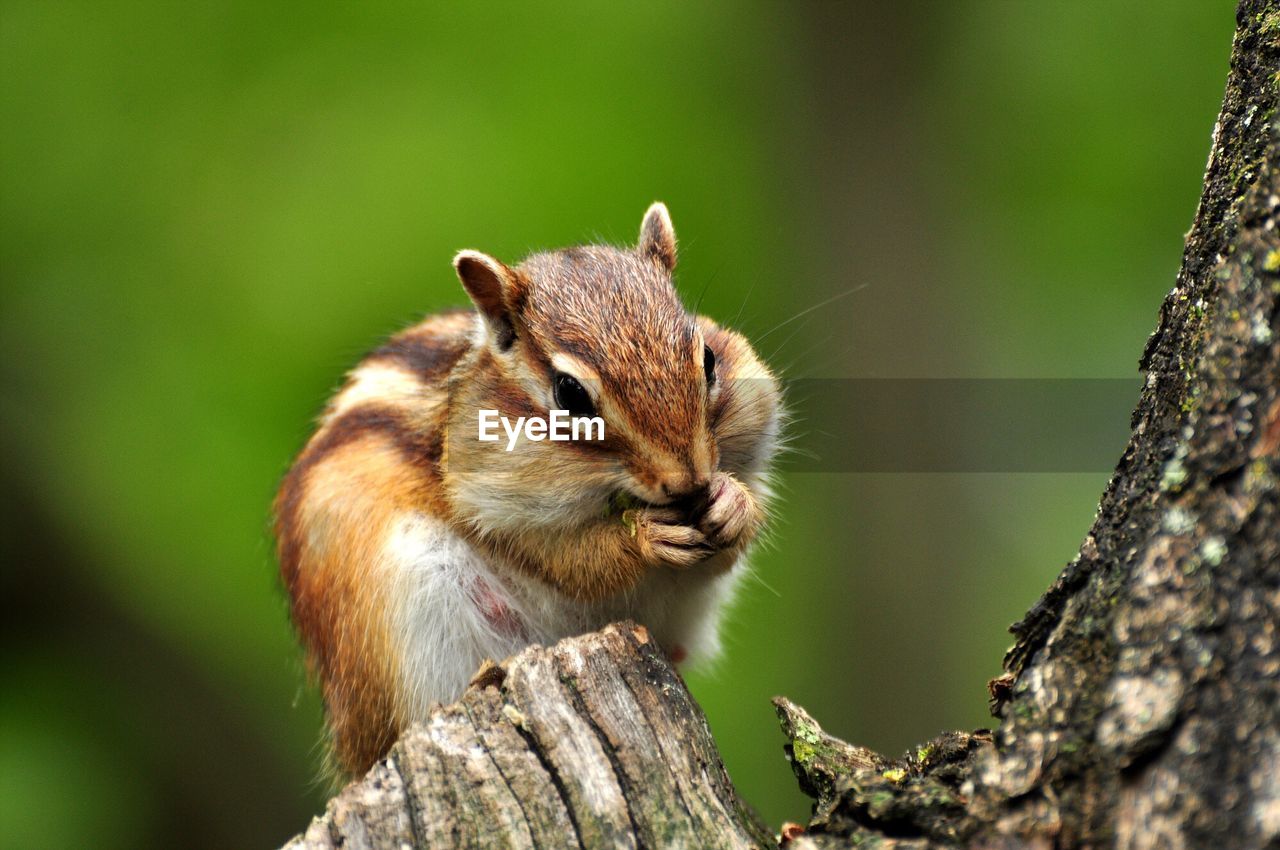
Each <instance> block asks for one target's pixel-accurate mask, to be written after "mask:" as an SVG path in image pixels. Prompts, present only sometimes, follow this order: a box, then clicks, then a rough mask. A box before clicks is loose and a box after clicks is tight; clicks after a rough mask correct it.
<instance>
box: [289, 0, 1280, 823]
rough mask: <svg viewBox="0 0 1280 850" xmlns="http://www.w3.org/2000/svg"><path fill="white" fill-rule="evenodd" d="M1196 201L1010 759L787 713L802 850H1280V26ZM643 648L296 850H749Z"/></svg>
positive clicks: (1012, 695) (517, 715) (440, 758)
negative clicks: (894, 747) (890, 743)
mask: <svg viewBox="0 0 1280 850" xmlns="http://www.w3.org/2000/svg"><path fill="white" fill-rule="evenodd" d="M1236 20H1237V30H1236V36H1235V41H1234V45H1233V50H1232V58H1231V71H1230V75H1229V78H1228V81H1227V91H1226V95H1225V98H1224V100H1223V106H1222V111H1221V113H1220V115H1219V118H1218V121H1217V125H1216V126H1215V128H1214V133H1213V145H1212V151H1211V154H1210V158H1209V165H1208V168H1207V171H1206V174H1205V179H1204V189H1203V193H1202V195H1201V199H1200V204H1199V207H1198V209H1197V211H1196V215H1195V220H1194V223H1193V225H1192V229H1191V231H1190V233H1189V234H1188V235H1187V240H1186V246H1185V249H1184V252H1183V261H1182V268H1181V271H1180V272H1179V274H1178V279H1177V284H1176V286H1175V287H1174V289H1173V290H1172V291H1171V292H1170V293H1169V295H1168V297H1167V298H1166V299H1165V301H1164V304H1163V305H1162V307H1161V310H1160V320H1159V326H1158V327H1157V329H1156V331H1155V333H1154V334H1153V335H1152V336H1151V339H1150V340H1149V341H1148V343H1147V347H1146V350H1145V351H1144V353H1143V355H1142V359H1141V363H1140V366H1141V368H1142V369H1143V371H1144V372H1145V373H1146V384H1145V386H1144V389H1143V391H1142V394H1141V397H1140V398H1139V400H1138V404H1137V407H1136V409H1135V410H1134V413H1133V417H1132V424H1133V433H1132V436H1131V438H1130V441H1129V445H1128V447H1127V448H1126V450H1125V452H1124V455H1123V456H1122V457H1121V459H1120V462H1119V465H1118V466H1117V468H1116V471H1115V473H1114V474H1113V476H1112V478H1111V481H1110V483H1109V484H1108V486H1107V489H1106V492H1105V493H1104V494H1103V496H1102V499H1101V502H1100V505H1099V511H1098V516H1097V518H1096V519H1095V521H1094V524H1093V527H1092V529H1091V530H1090V531H1089V533H1088V536H1087V537H1086V538H1085V541H1084V545H1083V546H1082V547H1081V549H1080V553H1079V555H1078V556H1077V557H1076V558H1075V560H1073V561H1072V562H1071V563H1070V564H1069V565H1068V566H1067V567H1066V569H1065V570H1064V571H1063V572H1062V574H1061V575H1060V576H1059V577H1058V579H1057V580H1056V581H1055V582H1054V584H1053V585H1052V586H1051V587H1050V588H1049V590H1048V591H1047V592H1046V593H1045V595H1044V597H1043V598H1042V599H1040V601H1039V602H1037V603H1036V605H1035V606H1034V607H1033V608H1032V609H1031V611H1030V612H1028V614H1027V615H1026V616H1025V617H1024V618H1023V619H1022V620H1021V621H1020V622H1019V623H1017V624H1015V625H1014V627H1013V633H1014V635H1015V638H1016V642H1015V644H1014V646H1013V647H1012V648H1011V649H1010V650H1009V653H1008V654H1007V656H1006V657H1005V674H1004V675H1003V676H1001V677H1000V678H998V679H996V680H993V681H992V682H991V685H990V687H991V697H992V700H991V704H992V712H993V714H995V715H996V716H997V717H999V718H1001V721H1002V722H1001V724H1000V728H999V730H998V731H996V732H995V733H990V732H987V731H984V730H978V731H976V732H973V733H963V732H957V733H952V734H950V735H944V736H941V737H940V738H936V739H934V740H933V741H930V742H929V743H927V744H925V745H923V746H921V747H918V748H916V749H914V750H913V751H911V752H909V753H908V754H906V755H905V756H904V757H903V758H901V759H897V760H893V759H887V758H884V757H883V756H880V755H878V754H876V753H873V752H871V751H869V750H866V749H865V748H861V747H856V746H853V745H850V744H847V743H845V742H843V741H839V740H837V739H835V738H832V737H830V736H828V735H826V734H825V733H824V732H822V730H821V728H820V727H819V726H818V724H817V723H816V722H815V721H814V720H813V718H811V717H809V716H808V715H807V714H806V713H805V712H804V711H803V709H800V708H799V707H798V706H795V705H793V704H792V703H790V702H788V701H787V700H785V699H779V700H777V701H776V705H777V709H778V712H779V717H780V719H781V720H782V727H783V732H784V737H785V738H786V741H787V743H786V751H787V754H788V756H789V757H790V758H791V761H792V767H793V769H794V770H795V772H796V775H797V777H798V778H799V780H800V783H801V787H802V788H803V789H804V790H805V792H806V793H808V794H810V795H811V796H813V797H814V798H815V804H814V813H813V817H812V819H811V821H810V823H809V825H808V827H807V828H806V830H805V831H804V833H803V834H799V835H792V831H790V830H789V831H788V834H787V835H785V836H783V840H784V842H786V843H787V845H788V846H790V847H796V848H816V847H823V848H825V847H850V846H864V845H866V844H874V845H876V846H885V847H888V846H893V847H902V848H907V847H911V848H925V847H962V846H964V847H984V848H997V847H1001V848H1003V847H1010V848H1012V847H1044V848H1050V847H1104V846H1107V847H1109V846H1115V847H1120V848H1157V847H1171V848H1180V847H1206V848H1209V847H1214V848H1216V847H1239V848H1253V847H1257V848H1262V847H1276V846H1280V236H1278V235H1277V219H1278V218H1280V127H1278V126H1277V115H1276V106H1277V99H1278V97H1277V93H1278V87H1280V0H1243V2H1241V3H1240V5H1239V8H1238V9H1237V13H1236ZM774 840H775V839H774V837H773V836H771V835H770V834H769V833H768V831H767V830H766V829H765V828H764V827H763V826H762V825H761V824H760V823H759V822H758V821H757V819H756V818H755V816H754V815H753V814H752V813H751V811H750V809H749V808H748V807H747V806H745V805H744V804H743V803H742V801H741V800H739V799H738V797H737V795H736V794H735V792H734V789H733V785H732V783H731V782H730V780H729V777H728V775H727V774H726V772H725V770H724V767H723V765H722V764H721V761H720V758H719V756H718V754H717V753H716V750H715V747H714V744H713V743H712V740H711V737H710V734H709V732H708V729H707V725H706V721H705V719H704V718H703V716H702V714H701V712H700V710H699V709H698V707H697V705H696V703H694V701H693V699H692V698H691V697H690V695H689V693H688V691H687V690H686V689H685V687H684V684H683V682H682V681H681V680H680V677H679V675H678V674H677V673H676V672H675V671H674V670H673V668H672V667H671V666H670V664H669V663H668V662H667V660H666V657H665V656H664V655H663V654H662V652H661V651H660V650H658V649H657V647H655V646H654V644H653V642H652V641H650V640H649V638H648V635H647V633H646V632H645V631H644V629H643V628H642V627H639V626H635V625H633V624H619V625H615V626H610V627H609V628H607V629H605V630H603V631H601V632H597V633H593V634H589V635H585V636H583V637H580V638H574V639H571V640H567V641H563V642H561V643H560V644H558V645H556V646H555V647H552V648H549V649H544V648H541V647H532V648H530V649H528V650H525V651H524V652H522V653H521V654H519V655H518V656H516V657H515V658H513V659H510V660H509V661H507V662H504V664H503V665H501V666H500V667H494V668H491V669H489V670H488V671H487V672H486V673H484V674H483V675H482V676H480V677H478V679H477V681H476V682H475V683H474V685H473V687H472V688H471V689H470V690H468V692H467V693H466V694H465V695H464V696H463V698H462V699H461V700H460V701H459V702H458V703H455V704H454V705H451V706H447V707H441V708H438V709H437V710H436V711H434V712H433V713H432V715H431V719H430V720H429V721H428V723H427V724H426V725H424V726H416V727H414V728H413V729H411V730H410V731H409V732H408V733H407V734H406V735H405V736H404V738H403V739H402V740H401V741H400V742H399V743H398V744H397V745H396V746H395V748H394V749H393V750H392V752H391V754H390V755H389V757H388V758H387V759H386V760H385V761H383V762H382V763H380V764H379V765H378V766H376V767H375V768H374V769H373V770H372V771H371V772H370V773H369V775H368V776H366V777H365V778H364V779H363V780H361V781H359V782H355V783H352V784H351V785H350V786H348V787H347V788H346V789H345V790H344V791H343V792H341V794H339V795H338V796H337V797H335V798H334V799H333V800H331V801H330V803H329V806H328V810H327V811H326V813H325V814H324V815H323V816H322V817H320V818H317V819H316V820H315V821H313V822H312V824H311V826H310V828H309V829H308V830H307V832H306V833H305V834H304V835H302V836H299V837H298V838H296V839H294V841H293V842H291V843H290V845H289V846H290V847H294V848H301V847H307V848H328V847H338V846H344V847H347V846H355V847H396V848H400V847H404V846H417V847H427V846H431V847H437V846H491V845H492V846H509V847H534V846H542V847H562V846H582V847H669V846H686V847H722V846H723V847H755V846H764V845H771V844H773V843H774Z"/></svg>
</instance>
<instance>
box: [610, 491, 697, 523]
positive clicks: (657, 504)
mask: <svg viewBox="0 0 1280 850" xmlns="http://www.w3.org/2000/svg"><path fill="white" fill-rule="evenodd" d="M711 497H712V493H711V491H710V488H707V489H703V490H699V491H698V492H696V493H688V494H684V495H681V496H677V497H668V498H666V499H664V500H662V501H653V500H650V499H646V498H643V497H642V496H639V495H637V494H636V493H635V492H634V491H631V490H616V491H615V492H614V493H613V495H612V496H610V497H609V501H608V503H607V507H606V510H605V513H606V514H609V515H620V514H622V513H623V512H625V511H628V510H633V509H637V508H666V509H669V510H674V511H676V512H677V513H679V514H682V515H683V516H685V517H688V518H689V519H690V521H694V520H697V519H698V518H699V517H701V516H702V515H703V514H704V513H706V510H707V508H708V507H709V506H710V504H711V501H712V498H711Z"/></svg>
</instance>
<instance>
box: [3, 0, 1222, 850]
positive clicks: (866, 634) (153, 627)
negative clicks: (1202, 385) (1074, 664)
mask: <svg viewBox="0 0 1280 850" xmlns="http://www.w3.org/2000/svg"><path fill="white" fill-rule="evenodd" d="M0 9H2V12H0V98H2V100H0V121H2V126H3V128H4V129H3V132H2V133H0V152H2V153H0V168H2V169H3V170H2V173H0V188H2V190H3V198H2V202H0V264H2V265H0V274H2V283H3V294H2V296H0V329H2V334H0V346H2V349H0V352H2V355H3V356H2V359H0V363H2V366H0V370H2V371H0V376H2V377H0V391H2V392H3V410H4V413H3V433H2V435H0V439H2V444H3V447H4V451H3V457H4V464H3V476H4V481H3V484H4V486H3V494H4V495H3V498H4V502H5V510H4V521H5V525H6V527H5V530H4V534H3V547H4V572H3V585H2V588H0V589H2V591H3V599H4V602H3V605H4V616H3V625H2V626H0V628H2V629H3V643H2V644H0V652H2V657H0V663H2V664H3V670H4V674H3V686H2V687H3V691H2V694H3V696H2V697H0V730H3V732H2V734H0V754H2V755H0V835H4V836H5V842H6V843H7V844H10V845H11V846H15V847H25V846H46V847H71V846H90V845H91V846H95V847H101V848H112V847H139V846H187V847H199V846H208V847H232V846H236V847H240V846H243V847H255V846H256V847H268V846H272V845H275V844H278V843H280V842H282V841H283V840H285V839H286V838H288V837H289V836H290V835H291V834H292V833H294V832H296V831H298V830H300V829H301V828H302V827H303V826H304V825H305V823H306V821H307V819H308V818H309V817H310V816H311V815H312V814H313V813H315V812H317V811H319V809H320V808H321V806H322V803H323V800H324V798H325V795H326V789H325V787H324V785H323V783H322V782H320V781H318V779H317V777H318V775H319V771H318V766H319V764H320V755H319V749H318V746H317V742H318V740H319V724H320V716H319V707H318V701H317V699H316V697H315V695H314V693H313V692H312V690H311V689H310V688H308V687H307V686H306V684H305V682H304V677H303V674H302V667H301V662H300V654H299V652H298V650H297V647H296V645H295V641H294V638H293V635H292V633H291V631H290V627H289V624H288V621H287V616H286V609H285V603H284V598H283V595H282V592H281V590H280V588H279V586H278V583H277V579H276V577H275V566H274V563H273V557H272V545H271V542H270V538H269V535H268V533H267V523H268V519H267V515H268V506H269V502H270V499H271V497H272V493H273V490H274V488H275V486H276V483H277V481H278V479H279V477H280V476H281V475H282V473H283V472H284V470H285V468H286V465H287V463H288V462H289V460H290V457H291V455H292V454H293V453H294V452H295V451H296V450H297V449H298V448H299V446H300V445H301V443H302V441H303V439H304V438H305V436H306V433H307V430H308V427H309V420H310V418H311V417H312V416H313V415H314V414H315V413H316V412H317V411H318V409H319V407H320V405H321V404H322V402H323V401H324V399H325V397H326V395H327V393H328V392H329V390H330V389H331V388H332V387H333V386H334V385H335V383H336V382H337V381H338V380H339V377H340V375H341V373H342V371H343V370H344V369H345V368H346V367H348V366H349V365H351V364H352V363H353V362H354V361H355V360H356V359H357V358H358V357H359V355H360V354H361V352H362V351H364V350H366V349H368V348H369V347H371V346H372V345H374V344H375V343H376V342H377V340H378V339H379V338H380V337H382V336H383V335H384V334H386V333H388V332H390V331H392V330H394V329H396V328H398V327H400V326H402V325H403V324H405V323H408V322H410V321H412V320H414V318H415V317H417V316H419V315H421V314H422V313H424V312H427V311H431V310H435V309H438V308H441V307H444V306H447V305H452V304H459V303H462V297H461V290H460V288H459V286H458V284H457V283H456V281H455V279H454V277H453V274H452V270H451V269H450V267H449V261H450V258H451V256H452V253H453V252H454V251H455V250H456V249H458V248H462V247H477V248H482V249H485V250H488V251H490V252H492V253H495V254H496V255H498V256H500V257H503V258H506V259H510V260H515V259H518V258H519V256H520V255H521V254H523V253H524V252H526V251H528V250H530V249H532V248H538V247H551V246H558V245H563V244H566V243H573V242H578V241H582V240H586V239H606V240H614V241H630V240H631V239H632V238H633V236H634V233H635V231H636V229H637V228H638V225H639V221H640V216H641V213H642V212H643V210H644V208H645V206H646V205H647V204H648V203H649V202H650V201H652V200H654V199H655V198H660V199H662V200H665V201H666V202H667V203H668V205H669V206H670V208H671V210H672V213H673V216H674V220H675V224H676V229H677V232H678V233H679V234H680V236H681V251H682V253H681V262H680V270H679V277H680V283H681V286H682V288H683V290H684V291H685V292H686V294H687V295H688V297H689V300H691V301H692V300H693V299H695V298H696V297H697V295H698V293H699V292H701V291H702V290H703V288H704V287H705V288H706V294H705V296H704V297H703V300H702V307H703V310H704V311H705V312H708V313H710V314H711V315H713V316H717V317H719V318H721V319H722V320H733V319H734V317H735V316H737V317H739V318H738V319H737V324H738V326H739V327H741V328H742V329H743V330H745V331H746V332H747V333H748V335H761V334H763V333H764V332H766V331H768V330H769V329H770V328H771V327H772V326H773V325H775V324H776V323H777V322H778V321H780V320H781V319H783V318H786V317H788V316H790V315H793V314H795V313H797V312H799V311H801V310H803V309H805V308H807V307H809V306H811V305H813V304H816V303H818V302H820V301H822V300H823V299H825V298H828V297H830V296H832V295H834V294H836V293H838V292H841V291H843V290H845V289H847V288H848V287H850V286H852V285H854V284H858V283H867V284H868V286H867V288H866V289H864V290H863V291H861V292H859V293H858V294H856V295H853V296H850V297H849V298H846V299H844V300H841V301H839V302H837V303H835V304H833V305H831V306H829V307H827V308H824V309H821V310H817V311H814V312H813V313H811V314H809V315H808V316H806V317H805V319H804V321H803V323H801V322H796V323H794V325H798V326H799V327H800V332H799V333H797V334H795V335H794V336H791V335H790V334H789V333H787V334H782V333H779V334H773V335H771V336H770V337H769V340H768V343H769V344H767V345H762V346H761V347H762V349H763V352H764V353H765V354H766V355H768V356H769V357H770V358H771V359H772V360H773V362H774V363H776V364H778V365H779V366H782V367H785V370H786V374H788V375H789V376H792V377H806V376H821V377H904V376H905V377H949V376H972V377H1004V376H1025V377H1128V376H1132V375H1133V374H1134V370H1135V368H1136V361H1137V356H1138V353H1139V351H1140V350H1141V347H1142V343H1143V341H1144V339H1145V338H1146V335H1147V334H1148V333H1149V332H1150V331H1151V330H1152V328H1153V327H1154V324H1155V317H1156V310H1157V307H1158V305H1159V303H1160V300H1161V297H1162V296H1163V294H1164V293H1165V292H1166V291H1167V290H1168V289H1169V288H1170V287H1171V286H1172V283H1173V279H1174V273H1175V271H1176V269H1177V266H1178V260H1179V257H1180V252H1181V242H1182V234H1183V232H1184V230H1185V229H1186V227H1187V226H1188V225H1189V223H1190V221H1191V216H1192V213H1193V210H1194V206H1195V203H1196V200H1197V197H1198V193H1199V184H1200V177H1201V174H1202V171H1203V167H1204V162H1205V156H1206V154H1207V152H1208V147H1209V136H1210V131H1211V129H1212V126H1213V121H1214V117H1215V115H1216V112H1217V107H1218V104H1219V101H1220V97H1221V92H1222V88H1223V84H1224V80H1225V75H1226V70H1227V59H1228V55H1229V49H1230V38H1231V32H1232V28H1233V4H1232V3H1230V2H1227V0H1215V2H1205V0H1179V2H1167V3H1162V4H1159V5H1158V6H1152V5H1151V4H1147V3H1134V2H1128V3H1115V2H1074V3H1066V2H1059V3H1053V2H1050V3H1034V4H1033V3H1022V2H965V3H948V4H940V3H923V2H920V3H912V2H904V3H897V4H887V3H872V2H863V3H843V4H831V5H818V4H813V5H809V4H780V3H753V2H746V3H735V4H723V5H716V4H703V3H675V2H660V3H649V4H644V5H643V6H640V5H623V4H586V3H577V2H561V3H557V4H554V5H537V6H535V5H533V4H516V3H511V4H505V3H499V4H483V5H480V4H476V5H474V6H466V7H457V8H445V7H443V6H441V7H434V6H427V5H424V4H410V3H395V4H342V5H338V4H333V5H326V4H310V3H308V4H303V3H275V4H262V3H243V2H240V3H224V4H169V3H158V2H154V0H141V2H136V3H129V4H99V3H77V2H19V0H5V2H3V5H2V6H0ZM789 330H790V328H789ZM781 337H789V338H788V339H786V340H785V345H782V346H781V350H774V349H775V347H776V346H778V345H779V344H780V343H782V342H784V340H783V339H780V338H781ZM939 415H945V412H944V411H939ZM827 427H838V423H836V424H834V425H833V424H831V423H828V424H827ZM848 439H850V440H857V439H858V435H857V434H849V435H848ZM1121 448H1122V446H1120V445H1117V446H1115V454H1116V456H1118V455H1119V452H1120V450H1121ZM1106 477H1107V473H1106V470H1098V471H1097V472H1095V473H1081V474H1070V475H1066V474H1060V475H1049V474H1039V475H1036V474H1022V475H997V474H985V475H983V474H974V475H924V474H919V475H854V474H817V473H805V474H795V475H791V476H789V477H788V478H787V479H786V480H785V481H784V482H783V483H784V487H785V492H786V495H785V498H784V502H783V504H782V507H781V509H780V511H779V516H778V521H777V523H776V526H775V529H774V535H773V545H772V547H771V548H770V549H769V550H768V551H767V552H765V553H763V554H762V555H761V557H759V558H758V573H759V577H760V580H759V581H755V582H752V583H750V585H749V586H748V588H747V591H746V592H745V593H744V594H743V598H742V600H741V604H740V605H739V606H738V608H737V609H736V611H735V613H734V616H733V617H732V622H731V626H730V629H729V633H728V639H727V643H728V645H729V647H730V649H729V653H728V656H727V657H726V658H725V659H724V661H723V662H722V663H721V664H719V665H718V666H717V667H716V668H715V669H714V670H712V671H709V672H703V673H697V674H692V675H690V677H689V680H690V684H691V686H692V688H693V691H694V693H695V695H696V696H697V697H698V699H699V700H700V701H701V702H702V704H703V706H704V707H705V709H706V711H707V714H708V716H709V718H710V722H711V726H712V728H713V730H714V731H715V733H716V736H717V739H718V741H719V743H720V746H721V748H722V751H723V753H724V757H725V759H726V761H727V763H728V766H729V768H730V770H731V772H732V774H733V776H734V778H735V780H736V782H737V784H738V786H739V788H740V790H741V791H742V792H743V793H744V795H745V796H746V797H747V798H748V799H749V800H750V801H752V802H753V803H754V804H755V805H756V806H757V807H758V808H759V810H760V811H761V812H762V813H763V814H764V816H765V817H766V818H767V819H768V820H769V821H770V822H771V823H772V824H774V825H775V827H776V826H777V825H778V824H779V823H780V822H781V821H782V820H783V819H793V820H804V819H805V817H806V815H807V811H808V807H807V803H806V800H805V799H804V798H803V797H802V796H801V795H800V794H799V792H798V791H797V790H796V788H795V783H794V780H793V778H792V776H791V773H790V770H789V768H788V766H787V764H786V762H785V761H784V760H783V757H782V752H781V739H780V736H779V734H778V733H777V730H776V724H775V721H774V718H773V713H772V710H771V708H770V706H769V703H768V699H769V697H770V696H772V695H774V694H777V693H784V694H787V695H789V696H790V697H792V698H793V699H795V700H797V701H798V702H800V703H802V704H803V705H805V706H807V707H808V708H809V709H810V710H811V711H812V712H813V713H814V714H815V715H816V716H817V717H818V718H819V719H820V720H821V721H823V722H824V723H825V724H826V725H827V727H828V728H829V729H830V730H832V731H833V732H835V733H837V734H840V735H842V736H845V737H847V738H849V739H850V740H853V741H856V742H859V743H862V744H866V745H869V746H872V747H875V748H877V749H881V750H884V751H887V752H890V753H897V752H899V751H901V750H902V749H903V748H905V747H907V746H908V745H910V744H912V743H915V742H918V741H921V740H923V739H925V738H926V737H928V736H930V735H932V734H934V733H936V732H938V731H939V730H942V729H946V728H953V727H970V728H971V727H975V726H983V725H989V724H990V723H991V722H992V721H991V719H990V718H989V717H988V716H987V714H986V710H985V706H986V696H985V692H984V683H985V681H986V679H987V678H988V677H989V676H991V675H994V674H996V673H997V672H998V671H999V663H1000V657H1001V654H1002V652H1003V650H1004V648H1005V647H1006V645H1007V644H1008V642H1009V637H1008V635H1007V634H1006V633H1005V631H1004V628H1005V626H1006V625H1007V624H1008V623H1010V622H1012V621H1013V620H1015V619H1017V618H1018V617H1019V616H1020V615H1021V614H1022V613H1023V612H1024V611H1025V610H1026V608H1027V607H1028V606H1029V605H1030V604H1031V603H1032V602H1034V601H1035V599H1036V598H1037V597H1038V595H1039V593H1040V592H1041V591H1042V590H1043V589H1044V587H1045V586H1046V585H1047V584H1048V582H1049V581H1050V580H1051V579H1052V578H1053V576H1054V575H1056V573H1057V572H1058V570H1059V569H1060V568H1061V566H1062V565H1063V564H1064V563H1065V562H1066V561H1067V560H1068V559H1069V558H1070V557H1071V556H1072V555H1073V554H1074V552H1075V550H1076V548H1077V546H1078V545H1079V542H1080V540H1081V539H1082V537H1083V535H1084V533H1085V531H1086V529H1087V527H1088V524H1089V522H1090V520H1091V518H1092V516H1093V512H1094V509H1095V505H1096V500H1097V497H1098V494H1099V493H1100V492H1101V490H1102V487H1103V485H1104V483H1105V480H1106Z"/></svg>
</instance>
